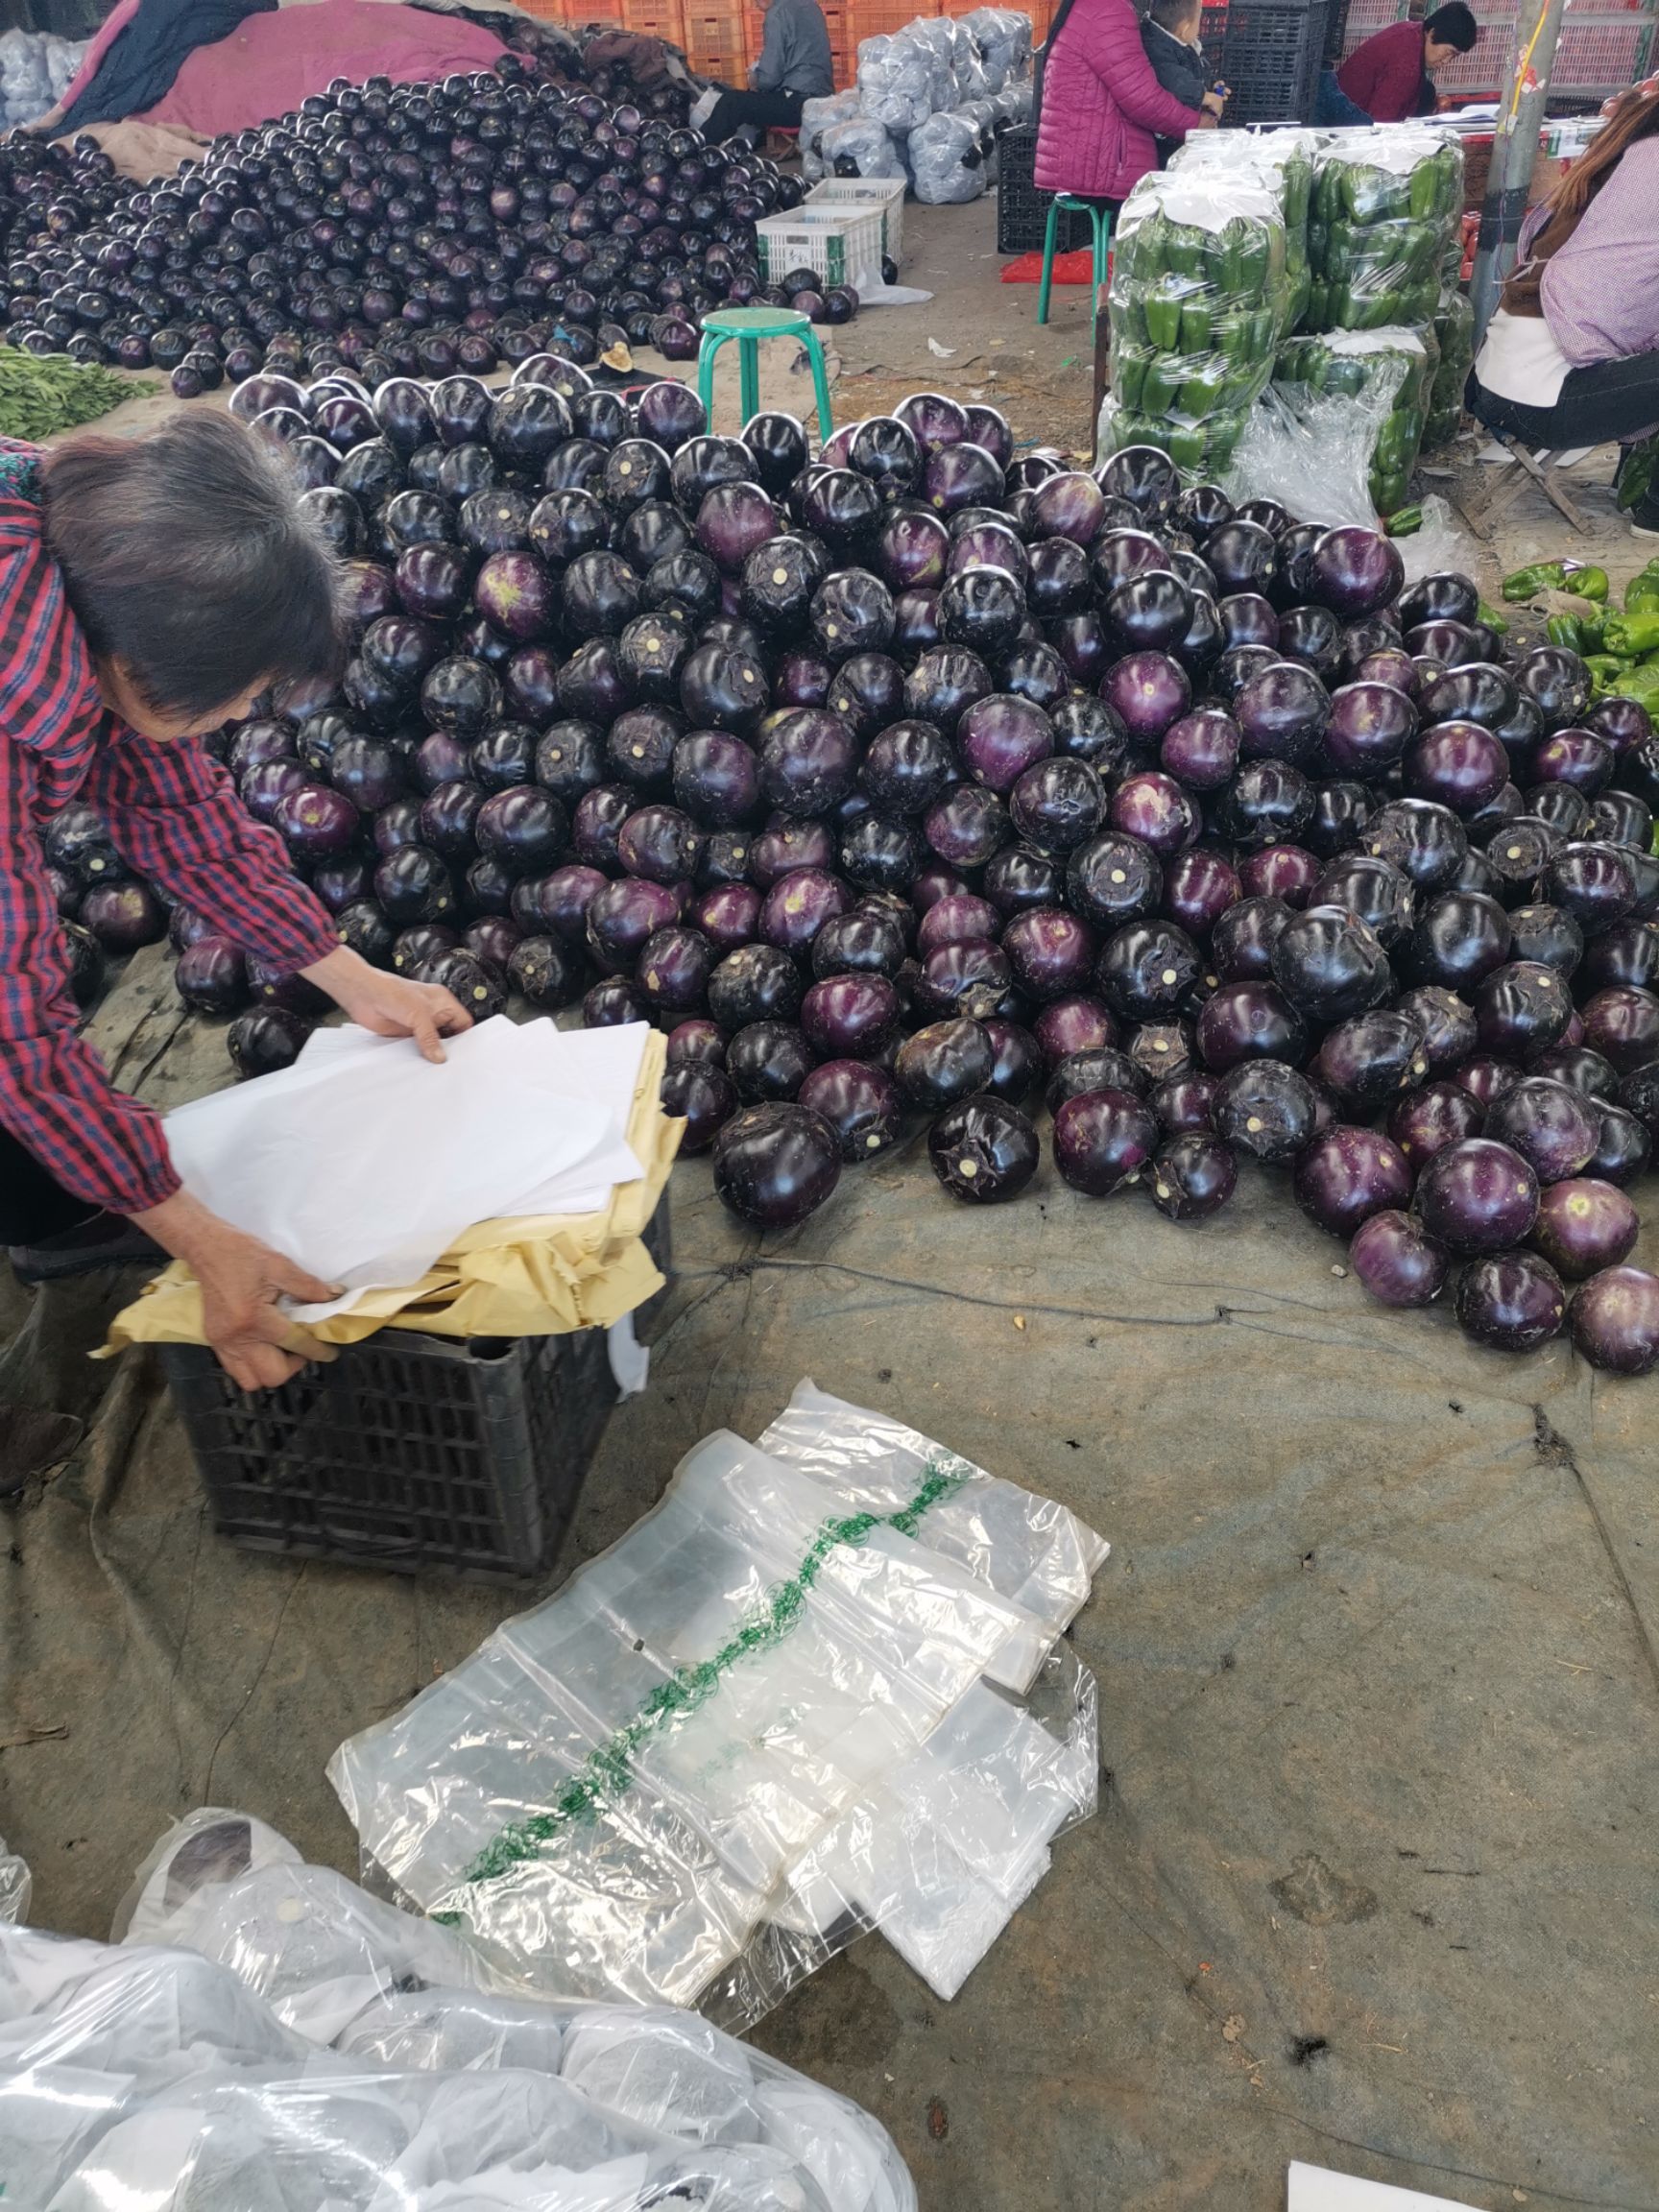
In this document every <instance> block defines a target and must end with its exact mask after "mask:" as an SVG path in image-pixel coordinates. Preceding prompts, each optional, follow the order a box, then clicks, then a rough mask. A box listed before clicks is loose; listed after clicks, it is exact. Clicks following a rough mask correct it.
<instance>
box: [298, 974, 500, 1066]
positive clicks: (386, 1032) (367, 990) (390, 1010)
mask: <svg viewBox="0 0 1659 2212" xmlns="http://www.w3.org/2000/svg"><path fill="white" fill-rule="evenodd" d="M301 973H302V974H303V975H304V977H305V980H306V981H307V982H308V983H315V984H316V986H317V988H318V990H319V991H326V992H327V994H328V996H329V998H332V999H333V1001H334V1003H335V1005H336V1006H338V1007H340V1008H341V1009H342V1010H343V1011H344V1012H345V1013H347V1014H349V1016H350V1017H351V1020H352V1021H353V1022H356V1023H357V1024H358V1026H359V1027H360V1028H363V1029H372V1030H373V1032H374V1034H375V1036H376V1037H413V1038H414V1040H415V1042H416V1044H417V1045H419V1046H420V1047H421V1058H422V1059H423V1060H431V1061H435V1062H436V1061H442V1060H443V1058H444V1046H443V1042H442V1040H443V1039H444V1038H445V1037H453V1036H455V1035H457V1034H458V1033H459V1032H460V1031H461V1030H463V1029H470V1028H471V1026H472V1017H471V1015H470V1014H469V1013H468V1011H467V1009H466V1007H465V1006H463V1005H462V1003H461V1001H460V1000H459V999H458V998H454V997H452V996H451V994H450V993H449V992H447V991H445V989H444V987H443V985H442V984H440V983H415V982H412V981H411V980H410V978H409V977H408V976H406V975H388V974H386V973H385V971H384V970H383V969H380V968H371V967H370V965H369V963H368V961H367V960H365V959H363V958H361V957H360V956H359V955H358V954H357V953H355V952H353V951H352V950H350V948H349V946H346V945H342V946H341V948H340V950H338V951H337V952H329V953H327V954H326V955H325V957H324V958H323V959H321V960H319V961H317V962H316V963H315V965H314V966H312V967H310V968H306V969H304V970H302V971H301Z"/></svg>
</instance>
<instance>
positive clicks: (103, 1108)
mask: <svg viewBox="0 0 1659 2212" xmlns="http://www.w3.org/2000/svg"><path fill="white" fill-rule="evenodd" d="M34 492H35V484H34V470H33V456H32V454H31V453H30V451H29V449H28V448H26V447H22V446H19V445H16V444H15V443H13V442H12V441H11V440H0V1125H3V1126H4V1127H5V1128H7V1129H8V1130H10V1132H11V1133H12V1136H13V1137H15V1138H16V1139H17V1141H18V1142H19V1143H20V1144H22V1145H23V1146H24V1147H25V1148H26V1149H27V1150H28V1151H30V1152H32V1153H33V1154H34V1155H35V1157H36V1159H37V1160H38V1161H39V1163H40V1165H41V1166H43V1167H44V1168H45V1169H46V1170H47V1172H48V1173H49V1174H51V1175H52V1176H54V1177H55V1178H56V1180H57V1181H58V1182H59V1183H60V1184H61V1185H62V1186H63V1188H64V1190H69V1191H72V1192H73V1193H74V1194H75V1195H76V1196H77V1197H80V1198H84V1199H87V1200H88V1201H89V1202H90V1203H92V1204H94V1205H99V1206H108V1207H109V1208H111V1209H113V1210H114V1211H115V1212H117V1213H128V1214H131V1213H136V1212H139V1211H141V1210H142V1209H143V1208H145V1207H147V1206H157V1205H159V1204H160V1202H161V1201H162V1199H164V1198H169V1197H171V1196H172V1194H173V1192H174V1191H175V1190H178V1188H179V1177H178V1176H177V1174H176V1173H175V1172H174V1169H173V1163H172V1161H171V1160H170V1159H169V1158H168V1155H167V1142H166V1139H165V1138H164V1137H163V1135H162V1133H161V1124H160V1122H159V1120H158V1119H157V1118H156V1115H155V1114H154V1113H153V1112H152V1111H151V1110H150V1108H149V1107H147V1106H141V1105H140V1104H139V1103H138V1101H137V1099H135V1098H129V1097H126V1096H124V1095H123V1094H121V1093H120V1092H118V1091H114V1090H111V1088H110V1086H109V1080H108V1075H107V1074H106V1072H105V1070H104V1067H103V1064H102V1063H101V1061H100V1060H99V1058H98V1055H97V1054H96V1053H95V1052H94V1051H93V1050H92V1048H91V1046H89V1045H87V1044H86V1043H85V1042H84V1039H82V1038H81V1037H80V1036H79V1035H78V1034H77V1032H76V1019H77V1017H76V1008H75V1001H74V999H73V998H72V997H71V995H70V990H69V967H68V960H67V957H66V953H65V950H64V943H63V933H62V930H61V928H60V925H59V921H58V909H57V902H56V901H55V900H54V898H53V895H52V887H51V884H50V883H49V881H48V879H47V876H46V864H45V860H44V857H43V855H42V853H41V850H40V844H39V838H38V830H39V827H40V825H41V824H42V823H43V822H44V821H45V820H46V818H47V817H48V816H49V815H52V814H54V813H56V812H57V810H58V808H59V807H60V806H62V805H66V804H67V802H68V801H69V800H71V799H75V798H80V799H82V800H84V802H85V803H86V804H87V805H92V806H96V807H97V809H98V811H99V813H100V814H101V815H102V816H103V818H104V821H105V824H106V826H107V828H108V831H109V835H110V837H111V839H112V840H113V842H114V845H115V848H116V850H117V851H118V852H119V853H120V854H122V856H123V857H124V858H125V859H126V861H127V863H128V865H129V866H130V867H131V868H132V870H133V872H134V874H136V875H139V876H145V877H148V878H150V880H151V881H152V882H154V883H156V884H157V885H158V886H159V887H160V888H161V889H162V890H163V891H165V892H167V893H168V894H170V895H171V896H172V897H173V898H175V899H178V900H180V901H181V902H183V903H184V904H185V905H188V906H192V907H194V908H195V909H196V910H197V912H199V913H201V914H204V915H205V916H206V917H207V918H208V920H209V921H210V922H211V923H212V924H213V925H214V926H215V928H217V929H218V930H220V931H221V932H222V933H223V934H224V935H225V936H227V937H228V938H230V939H232V940H233V941H234V942H235V943H236V944H238V945H241V946H243V947H245V948H246V949H247V950H249V951H251V952H253V953H256V954H258V955H259V956H260V957H261V958H262V959H266V960H269V961H272V962H274V963H275V964H276V965H277V966H279V967H282V968H287V969H299V968H307V967H309V966H310V965H311V964H312V962H313V961H316V960H321V959H322V958H323V957H324V955H325V953H328V952H332V951H335V950H337V949H338V947H339V942H340V940H339V938H338V936H337V934H336V932H335V928H334V925H333V923H332V921H331V920H330V918H329V916H328V914H327V912H326V911H325V908H324V907H323V906H322V905H321V903H320V902H318V901H317V900H316V899H315V898H314V897H313V896H312V894H311V893H310V892H309V891H308V890H307V889H306V888H305V886H304V885H303V884H302V883H301V882H300V881H299V880H298V879H297V878H296V877H295V876H294V875H293V874H292V873H291V871H290V869H289V867H288V861H287V854H286V850H285V848H284V846H283V843H282V840H281V838H280V837H279V836H278V835H277V834H276V831H275V830H274V829H265V828H263V827H262V826H261V825H260V824H258V823H256V822H255V821H253V819H252V816H251V815H249V814H248V813H247V812H246V811H245V810H244V808H243V806H242V804H241V802H240V801H239V800H238V798H237V797H236V794H235V791H234V789H233V787H232V785H231V783H230V780H229V778H228V776H227V775H226V773H225V771H224V770H223V769H222V768H221V767H220V766H219V764H218V763H217V762H216V761H215V760H214V759H213V758H212V757H211V756H210V755H209V754H207V753H206V752H205V751H204V748H203V746H202V743H201V741H200V740H199V739H197V738H187V739H184V740H183V741H181V742H180V743H178V744H172V745H160V744H156V743H153V742H151V741H149V740H147V739H145V738H143V737H140V736H139V735H138V734H137V733H136V732H135V731H132V730H130V729H128V728H127V727H126V725H125V724H124V723H121V722H119V721H117V719H116V718H115V716H114V715H112V714H111V713H110V712H109V711H108V709H107V708H106V707H105V705H104V703H103V700H102V699H101V697H100V695H99V691H98V685H97V680H96V677H95V675H94V672H93V667H92V661H91V656H90V654H89V653H88V651H87V647H86V641H85V638H84V637H83V636H82V633H81V628H80V625H79V624H78V623H77V622H76V620H75V617H74V615H73V613H71V612H70V609H69V604H68V600H67V598H66V596H65V593H64V589H63V579H62V576H61V574H60V571H59V568H58V565H57V564H56V562H54V561H53V560H52V558H51V556H50V555H49V554H48V552H47V550H46V546H45V542H44V540H43V536H42V517H41V513H40V509H39V507H38V505H37V504H36V498H35V496H34V495H33V494H34Z"/></svg>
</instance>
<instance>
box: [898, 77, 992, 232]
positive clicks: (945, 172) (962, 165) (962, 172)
mask: <svg viewBox="0 0 1659 2212" xmlns="http://www.w3.org/2000/svg"><path fill="white" fill-rule="evenodd" d="M994 144H995V141H994V139H993V137H992V133H991V131H990V128H989V123H988V109H987V108H986V107H985V104H984V103H980V104H979V105H978V106H977V107H974V108H950V109H947V110H946V111H945V112H944V113H943V114H939V115H929V116H928V118H927V120H926V122H925V123H919V124H918V125H917V126H916V128H915V130H914V131H912V132H911V133H910V143H909V145H908V147H907V148H906V152H907V153H908V155H909V156H910V175H911V180H912V182H913V183H914V186H915V191H916V197H917V199H918V200H920V201H922V202H923V203H924V204H926V205H927V206H929V207H942V206H950V205H954V204H957V203H958V202H961V201H965V200H977V199H978V198H979V196H980V194H981V193H982V192H984V191H985V190H986V188H987V187H988V186H989V184H990V182H991V162H990V156H991V152H992V148H993V146H994Z"/></svg>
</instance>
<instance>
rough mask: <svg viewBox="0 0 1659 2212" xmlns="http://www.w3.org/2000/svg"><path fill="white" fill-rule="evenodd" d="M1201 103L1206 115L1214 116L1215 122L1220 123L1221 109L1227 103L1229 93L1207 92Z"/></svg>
mask: <svg viewBox="0 0 1659 2212" xmlns="http://www.w3.org/2000/svg"><path fill="white" fill-rule="evenodd" d="M1200 105H1201V107H1202V108H1203V109H1204V112H1205V114H1206V115H1209V116H1211V117H1213V118H1214V121H1215V122H1217V123H1219V122H1220V120H1221V110H1222V108H1225V107H1226V105H1227V95H1226V93H1225V92H1206V93H1205V95H1204V98H1203V100H1202V101H1201V103H1200ZM1200 128H1202V126H1200Z"/></svg>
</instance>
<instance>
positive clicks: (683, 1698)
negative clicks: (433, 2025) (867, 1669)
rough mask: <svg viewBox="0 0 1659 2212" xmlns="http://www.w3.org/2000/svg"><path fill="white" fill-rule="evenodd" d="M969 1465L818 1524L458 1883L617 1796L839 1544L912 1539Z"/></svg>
mask: <svg viewBox="0 0 1659 2212" xmlns="http://www.w3.org/2000/svg"><path fill="white" fill-rule="evenodd" d="M973 1472H974V1470H973V1469H972V1468H971V1467H970V1466H969V1464H968V1462H967V1461H966V1460H965V1459H958V1458H957V1457H956V1455H955V1454H954V1453H950V1454H942V1455H938V1456H936V1457H934V1458H931V1459H929V1460H928V1462H927V1464H926V1467H925V1468H924V1470H923V1474H922V1479H921V1481H920V1482H919V1483H918V1485H917V1488H916V1493H915V1495H914V1497H912V1499H911V1500H910V1503H909V1504H908V1505H904V1506H902V1507H901V1508H900V1510H899V1511H898V1512H896V1513H853V1514H848V1515H845V1516H837V1517H835V1518H832V1519H830V1520H828V1521H826V1522H824V1523H823V1525H822V1526H821V1527H820V1528H819V1529H818V1531H817V1533H816V1534H815V1535H814V1537H813V1539H812V1541H811V1543H810V1544H809V1545H808V1546H807V1547H806V1550H805V1553H804V1555H803V1557H802V1560H801V1564H800V1565H799V1566H798V1567H797V1568H796V1570H795V1572H794V1574H793V1575H791V1576H790V1577H789V1579H788V1581H786V1582H779V1583H776V1584H775V1585H774V1586H773V1587H772V1588H771V1589H770V1590H769V1591H768V1592H767V1593H766V1596H765V1598H764V1599H762V1601H761V1603H760V1604H759V1605H758V1606H757V1608H756V1610H755V1612H754V1613H753V1614H752V1615H751V1616H750V1617H749V1619H748V1620H747V1621H746V1622H745V1623H743V1625H742V1626H741V1627H740V1628H738V1629H737V1631H736V1632H735V1634H734V1635H733V1636H732V1637H731V1638H730V1640H729V1641H728V1642H727V1643H725V1644H723V1645H722V1646H721V1647H720V1649H719V1650H718V1651H716V1652H715V1653H714V1655H713V1657H712V1658H710V1659H700V1660H699V1661H698V1662H697V1663H696V1665H695V1666H690V1667H677V1668H676V1669H675V1671H674V1672H673V1673H672V1674H671V1675H670V1676H669V1677H668V1679H667V1681H665V1682H661V1683H659V1684H658V1686H657V1688H656V1689H655V1690H653V1691H652V1693H651V1695H650V1696H649V1697H647V1698H646V1699H645V1702H644V1703H643V1704H642V1705H641V1706H640V1708H639V1710H638V1711H637V1713H636V1714H635V1715H634V1718H633V1719H631V1720H626V1721H624V1722H623V1723H622V1725H621V1726H620V1727H619V1728H617V1729H615V1730H613V1733H612V1734H611V1735H610V1736H608V1737H607V1738H606V1740H605V1742H604V1743H601V1744H600V1745H599V1746H598V1747H597V1749H595V1750H594V1751H592V1752H590V1753H589V1756H588V1758H587V1759H585V1760H584V1761H583V1763H582V1765H581V1767H579V1768H578V1769H577V1771H576V1772H575V1773H574V1774H573V1775H572V1776H571V1777H570V1780H569V1781H568V1782H567V1783H566V1784H565V1788H564V1789H563V1790H562V1791H560V1793H559V1795H558V1796H557V1797H556V1798H555V1799H554V1801H553V1803H552V1805H551V1806H550V1807H549V1808H548V1810H547V1811H546V1812H545V1813H537V1814H534V1815H532V1816H531V1817H530V1818H529V1819H528V1820H516V1821H514V1822H513V1824H512V1825H511V1826H510V1827H507V1828H503V1829H502V1831H501V1833H500V1835H499V1836H497V1837H496V1838H495V1839H493V1841H492V1842H490V1843H487V1844H486V1845H485V1847H484V1849H483V1850H482V1851H480V1852H479V1854H478V1856H477V1858H476V1859H474V1860H473V1862H472V1863H471V1864H470V1865H469V1867H468V1868H467V1870H466V1872H465V1873H464V1874H463V1876H462V1880H463V1881H464V1882H467V1883H469V1884H473V1883H479V1882H493V1881H496V1880H498V1879H499V1878H500V1876H501V1875H503V1874H507V1873H511V1871H512V1870H513V1868H514V1867H515V1866H517V1865H520V1864H522V1863H524V1862H525V1861H526V1860H529V1859H534V1858H537V1857H538V1856H539V1855H540V1852H541V1845H542V1844H544V1843H550V1842H551V1841H552V1840H553V1839H554V1838H555V1837H556V1836H557V1835H558V1834H559V1833H560V1831H561V1830H562V1829H564V1828H566V1827H568V1826H570V1825H571V1823H572V1822H575V1821H586V1820H591V1819H593V1818H595V1817H596V1815H598V1813H599V1812H600V1810H601V1808H602V1807H604V1806H605V1805H606V1804H608V1803H610V1802H612V1801H613V1799H614V1798H616V1797H619V1796H620V1795H621V1794H622V1792H623V1791H625V1790H626V1789H627V1788H628V1787H629V1785H630V1784H631V1783H632V1782H633V1780H634V1761H635V1759H636V1757H637V1754H638V1753H639V1752H640V1751H641V1750H642V1749H643V1748H644V1747H645V1745H646V1744H647V1743H649V1742H650V1741H651V1739H652V1737H653V1736H655V1735H657V1734H658V1733H659V1731H660V1730H661V1729H662V1728H663V1727H665V1726H666V1725H667V1723H668V1722H669V1721H670V1720H679V1719H684V1718H685V1716H686V1715H687V1714H691V1713H695V1712H697V1711H698V1709H699V1708H700V1707H701V1706H703V1705H706V1704H707V1703H708V1701H709V1698H710V1697H711V1696H712V1695H714V1693H715V1691H716V1690H717V1689H718V1688H719V1687H720V1684H721V1682H722V1681H723V1680H724V1679H725V1677H726V1676H727V1675H728V1674H729V1673H730V1672H731V1671H732V1670H733V1667H735V1666H736V1664H737V1662H738V1661H739V1660H740V1659H753V1658H755V1657H756V1656H757V1654H758V1653H760V1652H762V1651H770V1650H773V1649H775V1648H776V1647H777V1646H778V1645H780V1644H781V1642H782V1641H783V1639H784V1637H786V1636H787V1635H788V1634H789V1632H790V1630H791V1629H792V1628H793V1627H794V1626H795V1625H796V1623H797V1622H799V1621H800V1620H801V1619H802V1618H803V1616H804V1614H805V1609H806V1598H807V1594H808V1592H809V1591H810V1590H811V1588H812V1586H813V1584H814V1583H815V1582H816V1581H817V1579H818V1576H819V1575H820V1574H821V1572H822V1571H823V1567H824V1562H825V1561H826V1560H827V1559H828V1558H829V1554H830V1552H831V1551H834V1550H835V1548H836V1546H837V1545H841V1544H846V1545H852V1546H857V1545H860V1544H862V1543H863V1542H864V1541H865V1539H866V1538H867V1537H868V1536H870V1535H871V1534H872V1533H873V1532H874V1531H875V1530H876V1529H878V1528H891V1529H893V1530H895V1531H896V1533H897V1534H899V1535H901V1536H914V1535H915V1533H916V1530H917V1528H918V1527H920V1526H921V1523H922V1519H923V1516H924V1515H925V1514H926V1513H927V1512H928V1510H929V1509H930V1508H931V1507H932V1506H934V1505H937V1504H938V1503H939V1501H940V1500H941V1499H942V1498H948V1497H950V1495H951V1493H952V1492H953V1491H956V1490H959V1489H960V1488H961V1487H962V1485H963V1483H964V1482H966V1481H967V1480H968V1479H969V1477H970V1476H971V1475H972V1474H973ZM432 1917H433V1918H434V1919H435V1920H441V1921H443V1922H444V1923H445V1925H446V1926H449V1927H453V1926H454V1925H455V1924H456V1923H457V1922H458V1921H459V1919H460V1917H461V1915H460V1914H459V1913H458V1912H435V1913H434V1914H433V1915H432Z"/></svg>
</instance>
